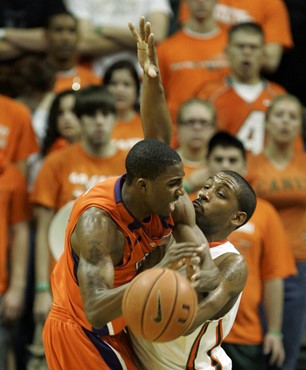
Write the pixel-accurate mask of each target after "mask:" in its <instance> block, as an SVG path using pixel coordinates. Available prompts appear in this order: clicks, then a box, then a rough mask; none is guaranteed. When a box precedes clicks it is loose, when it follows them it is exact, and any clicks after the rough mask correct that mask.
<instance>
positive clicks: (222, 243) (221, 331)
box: [130, 26, 256, 370]
mask: <svg viewBox="0 0 306 370" xmlns="http://www.w3.org/2000/svg"><path fill="white" fill-rule="evenodd" d="M130 28H131V30H132V32H133V34H134V38H135V40H136V41H137V48H138V57H139V62H140V65H141V66H142V67H143V69H144V78H147V79H148V78H152V77H154V76H152V75H148V73H146V69H148V68H149V67H148V64H151V65H152V64H153V65H154V67H155V68H157V60H156V55H155V53H154V48H153V45H151V44H150V42H151V36H149V37H148V32H149V29H147V28H148V27H147V26H146V29H145V30H143V29H142V27H140V34H138V33H137V31H136V30H135V29H134V28H133V27H132V26H130ZM147 42H148V45H147ZM157 73H158V71H157ZM161 106H163V105H162V102H161V103H160V105H159V109H160V108H161ZM147 113H148V112H147ZM164 123H165V121H163V122H162V124H161V121H160V120H156V119H155V120H150V119H146V120H143V127H144V133H145V136H146V135H150V137H158V138H159V139H161V140H163V141H164V142H165V143H168V144H169V143H170V136H171V132H170V130H169V129H168V128H169V127H171V125H170V124H167V125H166V126H165V125H164ZM148 124H149V126H148ZM167 130H168V132H167ZM255 205H256V196H255V194H254V191H253V189H252V188H251V187H250V186H249V184H248V183H247V182H246V181H245V180H244V179H243V178H242V177H241V176H240V175H238V174H237V173H235V172H232V171H223V172H220V173H218V174H216V175H215V176H212V177H210V178H209V179H208V180H207V181H206V182H205V184H204V186H203V188H202V189H201V191H200V193H199V195H198V197H197V199H196V200H195V201H194V202H193V205H192V203H191V202H190V200H189V199H188V197H186V196H184V197H181V199H180V200H179V201H178V202H177V204H176V207H175V210H174V211H173V213H172V215H173V219H174V221H175V225H176V227H175V229H174V237H175V238H176V240H194V241H195V242H198V243H199V241H200V240H201V238H202V237H203V235H204V234H205V236H206V238H207V240H208V241H209V247H210V248H209V254H210V256H208V255H207V254H205V256H204V264H203V263H201V261H199V265H198V266H196V267H197V269H196V272H195V273H191V275H192V276H191V277H190V279H191V281H192V283H193V286H194V287H195V288H196V290H197V291H198V298H199V307H198V312H197V316H196V319H195V321H194V324H193V325H192V327H191V329H190V330H189V333H187V334H188V335H186V336H184V337H180V338H178V339H176V340H174V341H171V342H168V343H155V342H149V341H146V340H143V339H140V338H138V337H136V336H134V335H133V334H132V333H131V338H132V343H133V347H134V350H135V352H136V354H137V356H138V358H139V360H140V362H141V365H140V368H148V367H147V366H148V364H150V365H149V368H150V370H151V369H154V370H157V369H158V370H161V369H164V370H166V369H167V370H168V369H186V368H188V369H189V368H190V369H191V368H192V369H193V368H196V369H215V368H217V367H220V368H223V369H230V368H231V360H230V358H229V357H228V356H227V355H226V353H225V352H224V351H223V349H222V348H221V343H222V340H223V338H224V337H225V336H226V335H227V334H228V333H229V331H230V329H231V327H232V324H233V321H234V318H235V315H236V312H237V309H238V305H239V301H240V293H241V291H242V289H243V287H244V284H245V282H246V277H247V268H246V264H245V262H244V260H243V258H242V257H241V256H240V255H239V252H238V251H237V250H236V249H235V248H234V246H233V245H232V244H231V243H230V242H228V241H227V240H226V239H227V237H228V235H229V234H230V233H231V232H232V231H234V230H235V229H237V228H238V227H240V226H242V225H243V224H244V223H246V222H247V221H248V220H249V218H250V217H251V216H252V214H253V212H254V209H255ZM190 220H193V222H194V223H195V222H196V224H197V225H198V227H199V228H196V227H192V226H195V225H193V224H192V221H190ZM193 230H195V234H193V235H191V231H193ZM205 252H207V249H206V250H205ZM155 254H156V251H154V252H153V253H152V254H151V255H150V256H148V258H147V260H146V261H144V264H143V265H145V267H150V266H151V265H150V263H152V264H153V265H155V266H165V261H164V260H161V262H160V263H158V264H157V265H156V261H157V260H158V257H160V256H157V259H154V257H156V256H155ZM196 258H199V257H195V258H194V259H193V261H194V260H195V259H196ZM210 259H212V260H213V261H214V264H215V266H218V271H219V275H215V278H217V281H216V285H215V288H213V287H212V285H211V284H210V279H209V278H208V274H209V269H211V265H210V264H207V265H205V262H207V261H210ZM152 260H153V261H152ZM210 262H211V261H210ZM180 263H183V261H179V265H178V266H175V264H174V265H173V264H172V267H179V266H180ZM166 266H169V264H168V265H167V264H166ZM186 267H188V266H186ZM207 268H208V269H207ZM187 274H188V268H187ZM206 283H207V286H206V287H205V284H206ZM203 292H205V293H208V294H203Z"/></svg>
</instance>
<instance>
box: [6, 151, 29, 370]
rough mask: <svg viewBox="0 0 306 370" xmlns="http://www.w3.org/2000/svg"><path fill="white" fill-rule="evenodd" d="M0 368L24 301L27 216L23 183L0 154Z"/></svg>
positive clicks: (27, 242)
mask: <svg viewBox="0 0 306 370" xmlns="http://www.w3.org/2000/svg"><path fill="white" fill-rule="evenodd" d="M0 155H1V157H0V200H1V201H0V205H1V206H0V212H1V217H0V223H1V225H0V227H1V239H0V368H1V369H7V368H8V364H7V355H8V350H9V348H10V347H11V348H12V344H13V343H12V340H13V334H14V329H15V326H16V324H17V322H18V319H19V318H20V316H21V314H22V311H23V308H24V304H25V288H26V275H27V265H28V250H29V225H28V221H29V219H30V212H29V203H28V194H27V184H26V181H25V178H24V176H23V175H22V173H21V172H20V170H19V169H18V168H17V167H16V166H15V165H14V164H12V163H7V162H6V160H5V158H4V155H3V152H2V151H1V153H0Z"/></svg>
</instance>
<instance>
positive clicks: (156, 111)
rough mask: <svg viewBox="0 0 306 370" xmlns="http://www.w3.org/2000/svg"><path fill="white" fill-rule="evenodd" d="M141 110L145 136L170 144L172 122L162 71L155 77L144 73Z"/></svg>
mask: <svg viewBox="0 0 306 370" xmlns="http://www.w3.org/2000/svg"><path fill="white" fill-rule="evenodd" d="M140 111H141V117H142V126H143V131H144V137H145V138H157V139H159V140H161V141H163V142H165V143H166V144H170V140H171V135H172V123H171V117H170V114H169V109H168V106H167V102H166V98H165V94H164V88H163V85H162V81H161V77H160V73H157V77H155V78H152V77H150V76H148V75H147V74H144V77H143V87H142V95H141V103H140Z"/></svg>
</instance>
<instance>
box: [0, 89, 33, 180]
mask: <svg viewBox="0 0 306 370" xmlns="http://www.w3.org/2000/svg"><path fill="white" fill-rule="evenodd" d="M0 149H2V150H3V155H4V157H5V159H6V160H7V161H8V162H13V163H16V165H17V166H18V167H19V169H20V170H21V171H22V173H23V174H24V175H27V172H28V165H27V159H28V158H29V156H30V155H31V154H33V153H37V152H38V150H39V148H38V144H37V141H36V138H35V134H34V131H33V128H32V123H31V114H30V112H29V109H28V108H27V107H26V106H25V105H24V104H22V103H19V102H17V101H16V100H14V99H11V98H9V97H6V96H4V95H0Z"/></svg>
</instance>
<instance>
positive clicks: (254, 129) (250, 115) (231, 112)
mask: <svg viewBox="0 0 306 370" xmlns="http://www.w3.org/2000/svg"><path fill="white" fill-rule="evenodd" d="M262 82H263V89H262V92H261V94H260V95H259V96H258V97H257V99H256V100H254V101H253V102H248V101H246V100H244V99H243V98H242V97H241V96H240V95H238V94H237V92H236V91H235V89H234V87H233V83H232V80H231V78H230V77H229V76H228V77H226V78H225V79H222V80H219V81H215V82H212V83H210V84H208V85H203V87H202V88H200V89H199V90H198V91H197V92H196V94H195V95H197V96H198V97H199V98H202V99H208V100H209V101H210V102H212V104H213V105H214V106H215V108H216V110H217V126H218V129H219V130H226V131H228V132H230V133H231V134H233V135H236V136H237V137H239V139H240V140H241V141H242V142H243V144H244V146H245V147H246V149H247V150H250V151H251V152H253V153H254V154H258V153H260V152H261V151H262V150H263V145H264V137H265V112H266V110H267V108H268V106H269V104H270V101H271V99H272V98H273V97H274V96H276V95H279V94H282V93H284V92H285V90H284V89H283V88H282V87H281V86H279V85H277V84H275V83H274V82H270V81H266V80H263V81H262Z"/></svg>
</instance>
